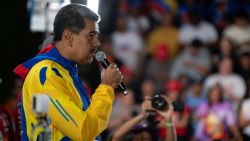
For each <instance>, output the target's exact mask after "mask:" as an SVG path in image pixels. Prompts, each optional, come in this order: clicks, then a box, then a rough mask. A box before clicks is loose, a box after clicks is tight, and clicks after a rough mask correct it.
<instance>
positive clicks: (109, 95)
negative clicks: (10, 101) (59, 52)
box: [22, 60, 114, 141]
mask: <svg viewBox="0 0 250 141" xmlns="http://www.w3.org/2000/svg"><path fill="white" fill-rule="evenodd" d="M43 67H47V71H46V80H45V83H44V84H41V83H40V76H39V74H40V70H41V69H42V68H43ZM52 68H56V69H57V70H58V71H59V73H60V74H61V75H62V77H60V76H58V75H57V74H56V73H55V72H54V71H53V70H52ZM34 94H47V95H48V96H49V97H50V98H51V101H50V106H49V111H48V116H49V118H50V119H51V122H52V125H51V131H52V140H53V141H60V140H61V139H62V138H63V137H65V136H67V137H69V138H70V139H71V140H74V141H92V140H94V139H95V137H96V136H97V135H98V134H100V133H101V132H102V131H103V130H104V129H105V128H106V127H107V122H108V119H109V117H110V113H111V110H112V103H113V101H114V90H113V88H112V87H110V86H107V85H100V86H99V87H98V88H97V89H96V91H95V93H94V94H93V96H92V102H91V104H90V106H89V107H88V109H87V110H86V111H83V110H82V107H83V103H82V101H81V99H80V96H79V94H78V92H77V90H76V88H75V86H74V83H73V81H72V78H71V77H70V75H69V72H68V71H67V70H66V69H65V68H63V67H62V66H61V65H59V64H57V63H56V62H54V61H51V60H43V61H41V62H39V63H37V64H36V65H35V66H33V67H32V69H31V70H30V72H29V74H28V75H27V77H26V79H25V82H24V85H23V96H22V102H23V103H22V104H23V108H24V113H25V117H26V128H27V134H28V138H29V139H30V137H31V128H32V127H31V124H34V125H35V124H36V123H37V120H36V118H35V116H36V115H35V114H34V113H33V112H32V109H31V101H32V96H33V95H34ZM52 101H53V102H54V104H53V102H52ZM56 106H57V107H59V110H58V108H56ZM61 107H63V108H61ZM60 111H61V112H62V113H63V114H61V113H60ZM63 115H64V116H65V117H66V118H65V117H64V116H63ZM66 119H67V120H66ZM24 132H25V131H24ZM35 140H36V137H35Z"/></svg>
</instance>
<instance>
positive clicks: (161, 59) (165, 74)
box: [145, 46, 171, 93]
mask: <svg viewBox="0 0 250 141" xmlns="http://www.w3.org/2000/svg"><path fill="white" fill-rule="evenodd" d="M169 59H170V58H169V56H168V49H167V48H165V46H159V47H158V48H157V49H156V52H155V53H154V56H153V58H152V59H151V60H149V61H148V63H147V66H146V69H145V75H146V77H150V78H152V79H153V80H154V82H155V92H156V93H164V91H165V86H164V84H165V83H166V82H167V80H168V79H169V70H170V66H171V60H169Z"/></svg>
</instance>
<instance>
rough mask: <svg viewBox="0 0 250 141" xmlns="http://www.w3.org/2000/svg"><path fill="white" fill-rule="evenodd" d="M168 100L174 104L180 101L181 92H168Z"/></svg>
mask: <svg viewBox="0 0 250 141" xmlns="http://www.w3.org/2000/svg"><path fill="white" fill-rule="evenodd" d="M167 95H168V98H169V100H170V101H172V102H174V101H177V100H178V97H179V92H178V91H168V94H167Z"/></svg>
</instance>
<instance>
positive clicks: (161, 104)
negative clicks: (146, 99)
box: [151, 95, 168, 111]
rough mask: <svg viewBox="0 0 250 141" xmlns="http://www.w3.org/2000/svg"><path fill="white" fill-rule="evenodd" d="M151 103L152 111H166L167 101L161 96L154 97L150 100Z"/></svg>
mask: <svg viewBox="0 0 250 141" xmlns="http://www.w3.org/2000/svg"><path fill="white" fill-rule="evenodd" d="M151 101H152V107H153V108H154V109H157V110H161V111H162V110H165V109H167V108H168V107H167V106H168V104H167V101H166V100H165V99H164V98H163V97H161V96H159V95H155V96H154V97H153V98H152V99H151Z"/></svg>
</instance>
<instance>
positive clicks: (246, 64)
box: [240, 55, 250, 70]
mask: <svg viewBox="0 0 250 141" xmlns="http://www.w3.org/2000/svg"><path fill="white" fill-rule="evenodd" d="M240 65H241V67H242V69H244V70H250V55H244V56H241V58H240Z"/></svg>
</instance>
